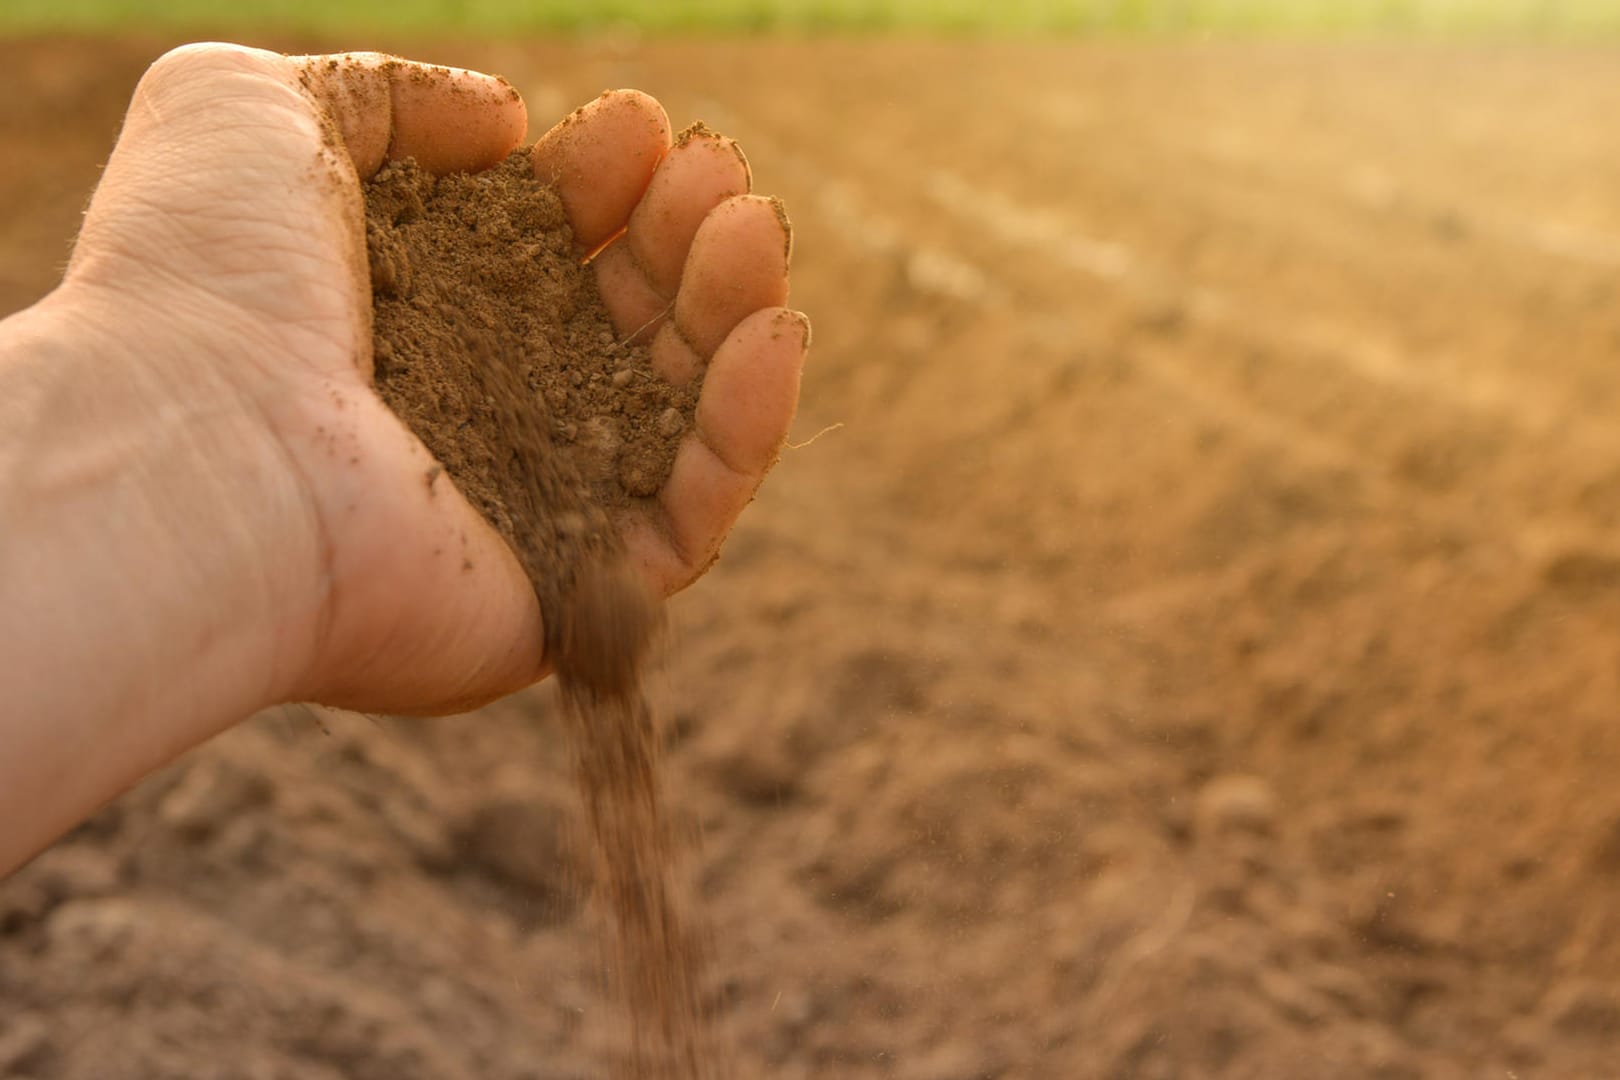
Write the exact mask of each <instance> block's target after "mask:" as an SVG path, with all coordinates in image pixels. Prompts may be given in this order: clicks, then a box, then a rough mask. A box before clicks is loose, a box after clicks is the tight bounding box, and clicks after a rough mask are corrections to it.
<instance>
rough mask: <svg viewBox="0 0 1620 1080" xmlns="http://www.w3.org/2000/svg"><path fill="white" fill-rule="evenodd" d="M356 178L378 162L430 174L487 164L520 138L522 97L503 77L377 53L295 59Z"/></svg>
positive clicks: (523, 112)
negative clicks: (406, 162)
mask: <svg viewBox="0 0 1620 1080" xmlns="http://www.w3.org/2000/svg"><path fill="white" fill-rule="evenodd" d="M292 59H293V62H294V64H295V65H296V66H297V69H298V71H299V77H300V81H301V82H302V83H303V85H304V87H305V89H307V90H308V91H309V92H310V93H311V94H312V95H314V97H315V99H316V101H317V102H319V103H320V104H321V105H322V106H324V107H325V109H326V110H327V112H328V113H329V114H330V116H331V118H332V121H333V123H334V124H336V126H337V130H338V134H339V135H341V136H342V139H343V143H344V145H345V146H346V147H347V148H348V151H349V157H350V158H351V159H353V161H354V169H355V172H357V173H359V175H360V178H361V179H362V180H364V179H367V178H369V177H370V176H371V175H372V174H373V173H375V172H376V171H377V170H378V169H379V168H381V167H382V164H383V162H384V161H398V160H401V159H404V158H415V159H416V162H417V164H418V165H420V166H422V168H424V169H426V170H428V171H429V172H433V173H446V172H457V171H461V170H467V171H477V170H479V169H486V168H489V167H490V166H491V165H494V164H496V163H497V162H499V161H500V160H501V159H502V158H503V157H505V156H506V155H507V154H509V153H510V152H511V151H512V149H513V147H515V146H517V144H518V143H519V142H520V141H522V139H523V134H524V131H525V130H526V128H527V127H528V111H527V110H526V109H525V108H524V106H523V98H522V97H520V96H519V95H518V92H517V91H516V90H514V89H513V88H512V85H511V84H510V83H508V82H507V81H506V80H505V79H502V78H498V77H496V76H493V75H482V74H479V73H478V72H476V71H465V70H462V69H461V68H448V67H435V66H432V65H428V64H418V63H415V62H413V61H410V60H401V59H400V58H398V57H396V56H388V55H385V54H383V53H339V54H337V55H333V56H299V57H293V58H292Z"/></svg>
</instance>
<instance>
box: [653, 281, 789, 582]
mask: <svg viewBox="0 0 1620 1080" xmlns="http://www.w3.org/2000/svg"><path fill="white" fill-rule="evenodd" d="M809 344H810V322H809V320H808V319H806V318H805V317H804V316H803V315H801V314H799V313H798V312H796V311H789V310H788V309H786V308H780V307H773V308H768V309H766V310H763V311H756V312H754V313H753V314H751V315H749V316H748V317H747V318H746V319H744V320H743V321H742V323H741V324H740V325H738V326H737V327H736V328H735V329H734V330H733V331H732V332H731V334H730V335H729V336H727V338H726V340H725V341H724V343H723V344H722V345H721V346H720V348H719V349H718V350H717V351H716V352H715V354H714V359H713V360H712V361H711V363H710V365H709V372H708V375H707V376H706V377H705V378H704V382H703V393H702V395H701V396H700V397H699V399H698V406H697V417H696V424H695V428H694V430H693V431H692V432H691V433H690V434H688V435H687V436H686V438H685V439H684V440H682V442H681V446H680V449H679V450H678V451H677V452H676V455H675V466H674V468H673V470H672V471H671V472H670V477H669V480H668V482H667V483H666V484H665V485H664V489H663V490H662V491H661V492H660V493H659V495H658V502H659V506H660V508H661V509H662V513H663V521H662V524H663V526H664V532H665V536H664V537H663V538H662V539H663V541H664V544H663V547H662V548H660V546H659V545H658V544H657V542H656V541H657V540H658V538H657V537H656V536H655V535H654V532H653V530H650V529H648V530H642V531H637V530H630V533H629V535H628V537H627V540H628V543H629V545H630V548H631V552H632V555H633V556H635V557H637V558H638V560H639V561H640V562H641V563H642V565H643V568H644V569H646V570H647V571H649V572H650V573H651V574H652V575H653V578H654V580H655V581H656V582H657V583H658V584H660V585H661V586H662V587H663V588H664V590H665V591H666V592H673V591H675V590H676V589H679V588H681V587H683V586H685V585H686V584H688V583H689V582H691V581H692V580H693V579H694V578H696V577H697V576H698V575H699V574H701V573H702V572H703V571H704V570H705V569H707V568H708V566H709V564H710V563H711V562H713V561H714V558H715V556H716V555H717V554H718V552H719V550H720V543H721V541H722V540H724V538H725V535H726V533H727V532H728V531H729V530H730V529H731V526H732V523H733V522H735V521H736V520H737V515H738V514H740V513H742V510H743V507H745V506H747V505H748V502H749V500H751V499H752V498H753V497H754V492H755V490H756V489H758V487H759V485H760V482H761V481H762V480H764V478H765V474H766V473H767V472H769V471H770V468H771V466H772V465H774V464H776V460H777V457H778V455H779V454H780V452H781V447H782V442H783V440H784V439H786V438H787V431H788V427H789V426H790V425H791V424H792V423H793V414H794V410H795V409H796V407H797V405H798V400H799V376H800V372H801V371H802V369H803V367H804V357H805V352H806V350H807V349H808V347H809Z"/></svg>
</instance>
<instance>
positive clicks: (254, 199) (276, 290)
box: [61, 45, 809, 712]
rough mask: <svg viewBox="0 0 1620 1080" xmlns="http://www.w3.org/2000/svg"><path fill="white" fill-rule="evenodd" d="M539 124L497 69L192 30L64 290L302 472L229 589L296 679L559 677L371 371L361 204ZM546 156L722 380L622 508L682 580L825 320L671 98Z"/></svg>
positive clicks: (132, 126) (742, 180) (654, 332)
mask: <svg viewBox="0 0 1620 1080" xmlns="http://www.w3.org/2000/svg"><path fill="white" fill-rule="evenodd" d="M524 128H525V112H524V107H523V103H522V101H521V99H519V97H518V96H517V94H516V92H515V91H513V90H512V89H511V88H510V87H509V86H507V85H506V84H505V83H504V82H502V81H500V80H497V79H492V78H489V77H487V76H482V75H477V74H474V73H470V72H462V71H447V70H445V69H427V68H424V67H422V66H419V65H415V64H410V63H407V62H404V61H398V60H394V59H391V58H385V57H381V56H377V55H370V54H357V55H352V56H341V57H303V58H296V57H283V56H280V55H277V54H273V53H268V52H262V51H257V50H250V49H244V48H238V47H235V46H228V45H204V46H193V47H187V48H184V49H180V50H177V51H175V52H173V53H170V54H168V55H167V56H165V57H163V58H162V59H161V60H159V61H158V62H157V63H156V64H155V65H154V66H153V67H152V69H151V70H150V71H149V72H148V73H147V75H146V77H145V78H144V79H143V80H142V82H141V84H140V86H139V88H138V89H137V91H136V94H135V97H134V100H133V102H132V104H131V106H130V110H129V115H128V117H127V119H126V123H125V127H124V130H123V134H122V136H121V137H120V139H119V143H118V147H117V149H116V151H115V153H114V154H113V156H112V159H111V161H110V162H109V164H108V167H107V170H106V173H105V176H104V178H103V180H102V182H101V185H100V187H99V189H98V190H97V192H96V195H95V198H94V200H93V202H92V203H91V206H90V209H89V212H88V214H87V217H86V221H85V224H84V229H83V231H82V233H81V235H80V238H79V241H78V244H77V247H76V249H75V252H74V256H73V259H72V262H71V264H70V267H69V272H68V277H67V280H66V282H65V283H64V287H63V289H62V290H61V292H62V294H63V299H62V303H63V304H64V305H65V306H70V307H71V308H72V309H73V310H74V311H75V313H76V317H77V318H81V319H87V320H90V321H92V322H96V321H100V322H102V323H110V324H114V325H117V326H119V327H120V330H121V332H122V333H127V334H132V335H136V336H137V337H139V336H143V335H144V336H146V337H147V338H148V339H149V340H151V341H155V342H161V346H160V347H157V348H151V349H147V350H145V352H144V355H143V356H142V357H141V359H140V360H139V362H140V363H143V364H150V365H154V366H156V367H158V368H161V369H162V371H161V377H157V378H155V379H154V381H155V382H156V383H157V384H158V385H161V386H170V387H172V386H176V385H185V386H190V387H193V388H196V389H195V392H197V393H199V394H201V393H207V394H210V395H214V397H216V398H217V402H218V403H217V411H218V412H219V413H220V414H221V415H226V416H228V417H229V419H230V422H231V424H232V425H233V429H234V430H235V431H236V432H238V434H237V435H236V436H234V437H235V439H236V440H237V441H238V443H239V445H240V446H241V447H243V448H244V450H245V451H250V452H251V455H252V457H253V459H254V460H255V461H257V462H261V463H262V462H263V461H266V460H271V461H279V462H280V463H281V465H282V471H281V472H280V474H279V475H271V476H268V477H266V476H264V475H263V472H264V468H263V467H262V465H261V466H259V467H257V472H256V474H257V478H256V480H255V482H254V486H253V487H252V488H250V487H247V486H245V485H237V486H236V491H237V495H236V496H235V497H236V498H237V499H240V500H257V499H260V498H263V499H264V502H265V503H266V505H275V506H279V507H281V508H282V509H281V510H279V511H277V512H276V513H275V514H274V515H273V518H269V519H266V520H262V521H258V520H255V521H251V523H250V525H249V526H247V527H244V528H240V529H237V530H234V531H235V532H236V533H239V534H241V536H240V540H241V543H242V544H243V550H242V552H241V553H240V557H239V558H237V559H236V562H237V563H239V564H240V566H241V567H242V570H243V573H244V574H245V575H246V577H245V584H247V585H250V586H252V587H253V591H252V594H251V595H250V596H249V595H244V596H243V597H240V598H238V597H232V596H229V595H224V596H217V597H213V598H211V599H212V600H214V601H215V602H217V603H223V604H225V605H226V606H227V608H228V609H230V610H234V611H237V612H239V613H240V614H241V617H243V618H262V619H267V620H270V621H272V622H274V623H275V625H276V632H275V640H276V643H277V644H276V654H277V656H278V657H280V658H281V659H280V661H279V663H278V668H279V669H280V671H281V672H282V674H281V676H280V677H279V678H278V684H277V685H276V686H275V687H274V689H273V690H272V691H271V692H272V693H273V695H274V696H276V697H280V698H301V699H313V700H319V701H323V702H326V703H329V704H339V705H346V706H350V707H355V708H360V709H365V710H370V711H389V712H439V711H449V710H453V709H460V708H465V707H469V706H471V705H474V704H477V703H480V702H482V701H485V700H488V699H490V698H492V697H495V696H498V695H500V694H502V693H505V692H508V691H511V690H513V689H516V688H518V687H520V686H523V685H525V684H527V683H529V682H532V681H533V680H535V679H536V678H539V677H540V676H541V675H542V674H544V672H545V670H546V658H545V657H543V656H542V655H541V654H540V642H541V640H542V638H541V618H542V613H541V612H540V611H539V610H538V608H537V604H536V602H535V599H534V595H533V593H532V591H531V589H530V588H529V585H528V582H527V579H526V578H525V577H524V575H523V573H522V571H521V569H520V568H519V566H518V563H517V560H516V558H515V557H514V556H513V555H512V553H511V551H510V550H509V549H508V548H507V546H506V544H505V543H504V541H503V540H502V539H501V538H500V537H499V536H498V535H497V534H496V533H495V532H494V531H493V530H492V529H491V528H490V527H489V526H488V525H487V524H486V523H485V522H484V521H483V519H482V518H481V517H480V516H479V515H478V514H477V512H476V511H474V510H473V509H472V508H471V506H470V505H469V504H468V503H467V502H466V501H465V500H464V499H462V498H461V496H460V495H459V493H454V492H450V493H448V494H449V497H445V496H446V494H447V493H446V491H445V487H444V486H443V485H440V488H439V491H438V493H437V494H436V495H433V494H430V492H429V490H428V487H427V485H425V484H424V483H422V476H423V474H424V470H425V467H426V464H427V452H426V450H425V449H424V448H423V447H422V446H421V444H420V443H419V442H418V441H417V440H416V438H415V437H414V436H413V435H411V434H410V433H409V432H408V431H407V430H406V429H405V428H404V426H403V425H402V424H401V423H400V422H399V421H398V420H397V419H396V418H395V417H394V415H393V414H392V413H391V412H389V410H388V409H387V408H386V407H385V406H384V405H383V404H382V403H381V401H380V400H379V399H378V398H377V397H376V395H375V394H374V393H373V392H372V390H371V388H370V376H371V339H370V306H371V294H370V284H369V281H368V279H367V277H366V258H365V239H364V226H363V219H362V199H361V193H360V181H361V180H362V179H364V178H366V177H368V176H370V175H371V174H372V173H373V172H375V171H376V170H377V169H378V168H379V167H380V166H381V164H382V163H383V162H384V161H385V160H388V159H397V158H405V157H414V158H416V159H417V161H418V162H419V163H420V164H421V165H423V166H424V167H425V168H427V169H429V170H431V171H435V172H445V171H452V170H461V169H466V170H477V169H481V168H485V167H487V166H490V165H492V164H494V163H495V162H497V161H499V160H500V159H501V158H503V157H504V156H505V155H506V154H507V153H508V152H509V151H510V150H511V149H512V148H513V147H514V146H516V145H517V143H518V142H519V140H520V139H521V138H522V135H523V132H524ZM534 162H535V166H536V171H537V174H538V175H539V176H541V177H542V178H543V179H547V180H551V181H553V182H555V184H556V186H557V188H558V190H559V193H560V194H561V197H562V199H563V202H564V206H565V208H566V211H567V213H568V217H569V220H570V222H571V224H572V226H573V228H574V231H575V235H576V237H577V239H578V241H579V243H580V245H581V249H582V255H583V254H585V253H586V252H590V251H594V250H596V249H597V248H600V247H602V245H604V244H606V245H608V246H607V247H606V248H605V249H604V250H602V251H601V252H600V253H599V254H597V255H596V257H595V259H594V266H595V271H596V274H597V279H598V282H599V284H600V287H601V290H602V293H603V297H604V300H605V302H606V305H607V307H608V309H609V311H610V313H611V315H612V316H613V318H614V321H615V323H616V324H617V327H618V329H619V330H620V332H621V333H624V334H626V335H628V334H630V333H632V332H635V331H637V330H638V329H639V330H640V331H641V334H642V337H643V338H644V339H646V340H648V341H650V343H651V344H652V347H653V351H654V357H655V363H656V364H657V366H658V369H659V370H660V371H662V372H665V373H666V374H667V375H668V376H669V377H671V378H677V379H679V378H687V377H690V375H691V374H692V373H693V372H695V371H696V370H698V369H699V368H701V367H703V366H707V369H708V374H707V378H706V381H705V383H704V389H703V394H702V398H701V400H700V402H699V405H698V413H697V424H696V431H695V433H693V434H689V435H688V437H687V441H686V442H685V443H684V444H683V445H682V447H681V449H680V451H679V454H678V456H677V459H676V463H675V467H674V471H673V474H672V476H671V478H670V480H669V482H668V484H667V485H666V487H665V489H664V490H663V492H661V493H660V495H659V496H658V498H657V500H656V503H655V504H654V505H655V508H654V510H653V511H652V512H651V513H647V512H639V513H636V514H633V515H630V516H629V517H627V518H626V519H625V520H624V521H623V523H622V525H623V529H624V535H625V539H626V543H627V546H628V548H629V551H630V554H631V556H632V558H633V559H634V561H635V563H636V564H637V565H638V566H639V567H641V569H642V570H643V571H644V573H645V574H646V577H647V580H648V582H649V584H650V585H651V586H652V587H654V588H655V589H657V590H659V591H660V592H664V593H667V592H672V591H674V590H676V589H678V588H681V587H683V586H684V585H686V584H687V583H689V582H690V581H691V580H693V579H694V578H695V577H696V576H698V575H699V574H701V573H702V572H703V570H704V569H705V568H706V567H707V565H708V564H709V562H710V561H712V559H713V557H714V555H715V553H716V552H717V551H718V549H719V545H720V542H721V541H722V539H723V538H724V536H725V533H726V532H727V530H728V529H729V528H730V526H731V524H732V522H733V521H734V520H735V518H736V516H737V514H738V513H739V512H740V511H741V509H742V507H743V506H744V505H745V504H746V503H747V502H748V500H749V499H750V498H751V497H752V495H753V492H754V490H755V488H756V487H757V486H758V484H759V482H760V480H761V479H762V478H763V476H764V474H765V472H766V471H767V469H769V467H770V466H771V464H772V463H773V462H774V460H775V457H776V454H777V452H778V449H779V447H780V445H781V442H782V440H783V438H784V437H785V434H786V431H787V427H788V424H789V422H790V421H791V419H792V415H793V410H794V407H795V403H796V400H797V394H798V381H799V370H800V366H801V364H802V360H803V355H804V350H805V347H806V345H807V343H808V337H809V327H808V323H807V321H806V320H805V319H804V317H803V316H801V315H798V314H796V313H793V312H789V311H787V310H786V309H784V308H782V307H781V306H780V305H781V304H783V303H784V302H785V300H786V298H787V252H788V247H789V236H788V233H787V227H786V222H785V218H783V217H782V215H781V214H780V212H779V209H778V207H777V205H776V204H775V203H774V202H772V201H771V200H767V199H763V198H760V197H757V196H751V195H747V194H745V193H746V192H747V191H748V188H749V174H748V170H747V166H746V163H745V162H744V160H743V159H742V157H741V155H740V153H739V152H738V151H737V150H736V147H735V146H734V145H733V144H732V143H731V142H730V141H729V140H727V139H723V138H720V137H718V136H713V135H709V134H703V135H701V136H699V137H697V138H693V139H691V140H689V141H686V142H685V143H683V145H681V146H679V147H676V148H674V149H671V147H670V130H669V124H668V121H667V119H666V118H665V116H664V113H663V110H662V109H661V108H660V107H659V105H658V104H657V102H655V101H654V100H653V99H651V98H649V97H647V96H645V95H643V94H640V93H637V92H634V91H618V92H615V93H610V94H605V95H603V96H602V97H601V98H598V99H597V100H596V101H593V102H591V103H590V104H589V105H587V106H585V107H584V108H583V109H582V110H580V111H579V112H577V113H576V114H575V115H574V116H572V117H570V118H569V119H568V120H567V121H565V122H564V123H563V124H560V125H558V127H556V128H554V129H552V131H551V132H550V133H548V134H547V135H546V136H545V137H544V138H542V139H541V141H540V142H539V144H538V145H537V146H536V148H535V151H534ZM616 237H617V239H615V238H616ZM610 241H611V243H609V242H610ZM210 400H213V398H210ZM154 407H161V402H156V403H154ZM231 468H232V461H231V460H230V458H229V457H227V458H225V459H223V460H221V461H220V462H218V463H217V467H216V468H215V469H214V471H215V473H222V472H228V471H229V470H230V469H231ZM216 479H217V480H218V481H219V482H218V483H216V484H214V485H213V487H214V488H215V489H219V490H225V491H228V490H230V488H231V485H230V484H229V483H228V482H227V481H228V477H225V476H219V477H216ZM267 488H268V489H269V490H271V491H274V492H279V493H280V495H279V496H278V497H277V498H274V499H272V498H266V497H264V495H263V493H264V491H265V490H266V489H267ZM199 497H200V496H199ZM209 497H210V498H212V499H215V500H218V499H220V498H222V497H224V498H228V497H229V496H221V495H220V494H217V493H214V494H211V495H209ZM287 506H294V507H297V508H298V509H297V511H296V512H292V513H289V512H287V511H286V509H285V508H286V507H287ZM226 509H229V508H226ZM463 537H465V545H463V541H462V538H463ZM209 542H210V543H213V544H218V543H219V541H218V539H217V537H213V538H210V541H209ZM446 550H450V551H454V552H456V553H457V557H455V558H446V557H443V555H442V554H441V552H443V551H446ZM462 553H465V557H466V561H467V562H470V563H471V565H472V570H471V571H470V572H464V570H463V559H462V558H461V557H460V556H461V554H462ZM215 556H216V557H217V552H216V553H215ZM272 576H273V578H274V580H273V581H272V582H271V583H270V584H269V585H268V586H267V585H266V584H265V580H266V578H267V577H272ZM267 597H268V598H269V599H268V600H266V598H267ZM267 607H268V608H269V610H266V608H267ZM266 703H268V702H266Z"/></svg>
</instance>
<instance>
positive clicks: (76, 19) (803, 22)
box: [0, 0, 1620, 37]
mask: <svg viewBox="0 0 1620 1080" xmlns="http://www.w3.org/2000/svg"><path fill="white" fill-rule="evenodd" d="M232 26H235V27H251V28H255V29H260V30H266V29H281V30H296V31H322V30H324V31H352V30H360V29H368V28H375V29H387V30H388V31H390V32H397V31H413V30H415V31H424V32H461V33H502V34H506V33H517V32H540V31H556V30H580V29H584V30H590V29H601V28H611V27H615V26H619V27H624V26H631V27H636V28H640V29H643V30H651V31H684V32H694V31H737V30H750V31H751V30H769V31H775V32H787V33H792V32H805V31H815V32H827V31H851V30H854V31H875V30H906V31H923V32H933V31H948V32H953V33H977V32H993V33H1004V32H1012V33H1032V32H1042V31H1056V32H1064V33H1075V32H1091V33H1095V32H1113V33H1130V34H1140V33H1149V34H1186V33H1220V34H1253V33H1265V34H1299V33H1307V34H1324V33H1340V34H1342V33H1349V34H1358V35H1368V34H1371V35H1390V34H1401V35H1410V34H1422V35H1451V34H1472V35H1490V36H1503V35H1533V36H1538V37H1540V36H1553V37H1583V36H1589V35H1612V34H1615V33H1617V32H1620V4H1616V3H1614V2H1613V0H999V2H995V3H981V2H977V0H871V2H863V0H685V2H681V3H670V2H662V0H600V2H594V3H593V2H586V0H330V2H327V0H247V2H245V3H234V4H229V5H221V4H219V3H216V2H215V0H158V2H153V0H8V2H7V3H6V4H5V5H4V7H0V29H4V30H9V31H12V32H16V31H19V30H37V29H81V30H83V29H97V28H104V27H136V28H143V29H151V28H154V27H216V28H224V27H232Z"/></svg>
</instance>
